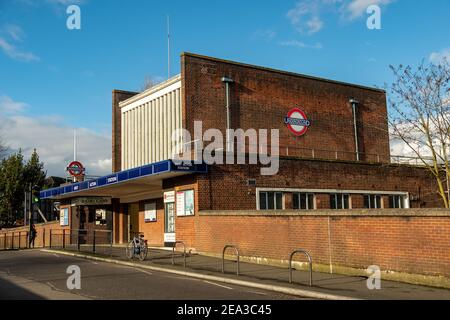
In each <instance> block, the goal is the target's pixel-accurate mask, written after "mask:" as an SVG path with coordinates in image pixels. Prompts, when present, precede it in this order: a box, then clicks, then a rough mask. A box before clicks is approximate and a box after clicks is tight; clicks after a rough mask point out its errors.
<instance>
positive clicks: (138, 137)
mask: <svg viewBox="0 0 450 320" xmlns="http://www.w3.org/2000/svg"><path fill="white" fill-rule="evenodd" d="M140 113H141V107H138V108H136V122H135V125H136V145H135V147H136V150H135V159H134V161H135V162H134V166H133V168H136V167H139V165H140V162H141V159H140V158H141V152H140V151H141V121H140V120H141V117H140Z"/></svg>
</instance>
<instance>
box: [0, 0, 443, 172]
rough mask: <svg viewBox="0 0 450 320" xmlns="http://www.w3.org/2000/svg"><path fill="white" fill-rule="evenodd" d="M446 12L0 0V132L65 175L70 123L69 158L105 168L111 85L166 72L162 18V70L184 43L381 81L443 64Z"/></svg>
mask: <svg viewBox="0 0 450 320" xmlns="http://www.w3.org/2000/svg"><path fill="white" fill-rule="evenodd" d="M72 4H76V5H78V6H79V8H80V10H81V29H80V30H69V29H68V28H67V25H66V21H67V19H68V18H69V16H70V14H67V13H66V10H67V7H68V6H69V5H72ZM372 4H376V5H378V6H379V7H380V8H381V29H380V30H370V29H369V28H367V23H366V21H367V19H368V18H369V16H370V14H368V13H367V12H366V9H367V7H368V6H369V5H372ZM449 13H450V0H433V1H426V0H414V1H411V0H316V1H311V0H282V1H281V0H278V1H276V0H263V1H261V0H259V1H256V0H246V1H242V0H228V1H214V0H195V1H181V0H172V1H154V0H128V1H121V0H108V1H106V0H35V1H33V0H0V137H1V138H2V140H3V141H4V142H6V144H7V145H8V146H9V147H10V149H11V150H18V149H19V148H21V149H22V150H23V153H24V154H25V156H29V155H30V153H31V152H32V150H33V149H34V148H36V149H37V151H38V153H39V155H40V157H41V160H42V161H43V162H44V163H45V167H46V169H47V171H48V174H49V175H58V176H65V175H66V173H65V168H66V166H67V164H68V162H70V160H72V159H73V142H72V141H73V130H74V129H75V128H76V129H77V137H78V138H77V140H78V154H77V159H78V160H80V161H82V162H83V163H84V164H85V166H86V167H87V173H88V174H90V175H104V174H108V173H109V172H110V171H111V91H112V90H113V89H121V90H130V91H136V90H140V89H141V88H142V85H143V83H144V80H145V79H146V78H150V79H153V80H154V81H156V82H158V81H162V80H164V79H166V78H167V31H166V30H167V16H168V15H169V16H170V26H171V27H170V28H171V37H172V40H171V55H170V56H171V64H172V73H171V74H172V75H175V74H177V73H179V71H180V63H179V56H180V53H181V52H183V51H187V52H193V53H198V54H203V55H209V56H214V57H218V58H223V59H229V60H235V61H239V62H245V63H250V64H255V65H261V66H265V67H271V68H275V69H282V70H287V71H292V72H298V73H303V74H308V75H313V76H318V77H323V78H329V79H334V80H340V81H345V82H350V83H357V84H362V85H367V86H376V87H384V85H385V84H386V83H387V84H389V83H390V82H392V80H393V78H392V73H391V71H390V70H389V65H390V64H392V65H399V64H403V65H408V64H409V65H413V66H414V65H417V64H418V63H419V62H420V61H422V60H425V61H429V62H438V61H439V60H440V59H442V58H443V57H448V58H449V60H450V19H449V17H448V14H449ZM393 151H401V150H393Z"/></svg>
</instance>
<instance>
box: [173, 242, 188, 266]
mask: <svg viewBox="0 0 450 320" xmlns="http://www.w3.org/2000/svg"><path fill="white" fill-rule="evenodd" d="M177 244H181V245H183V258H184V263H183V266H184V267H185V268H186V244H185V243H184V242H183V241H176V242H175V243H174V244H173V246H172V265H175V249H176V247H177Z"/></svg>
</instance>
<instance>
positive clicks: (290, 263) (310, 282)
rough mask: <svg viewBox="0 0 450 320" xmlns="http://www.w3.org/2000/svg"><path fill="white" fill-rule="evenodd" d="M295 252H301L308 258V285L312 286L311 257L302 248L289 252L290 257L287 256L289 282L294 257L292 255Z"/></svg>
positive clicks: (290, 280)
mask: <svg viewBox="0 0 450 320" xmlns="http://www.w3.org/2000/svg"><path fill="white" fill-rule="evenodd" d="M296 253H303V254H305V255H306V257H307V258H308V262H309V286H310V287H312V286H313V270H312V269H313V268H312V264H313V262H312V258H311V255H310V254H309V253H308V251H306V250H303V249H298V250H295V251H293V252H292V253H291V255H290V257H289V283H292V282H293V281H292V259H293V258H294V255H295V254H296Z"/></svg>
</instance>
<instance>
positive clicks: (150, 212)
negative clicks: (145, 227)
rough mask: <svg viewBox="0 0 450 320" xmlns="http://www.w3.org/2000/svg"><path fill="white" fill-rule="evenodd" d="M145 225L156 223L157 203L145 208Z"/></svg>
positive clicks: (147, 205) (146, 205)
mask: <svg viewBox="0 0 450 320" xmlns="http://www.w3.org/2000/svg"><path fill="white" fill-rule="evenodd" d="M144 221H145V223H150V222H156V221H157V218H156V202H152V203H146V204H145V206H144Z"/></svg>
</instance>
